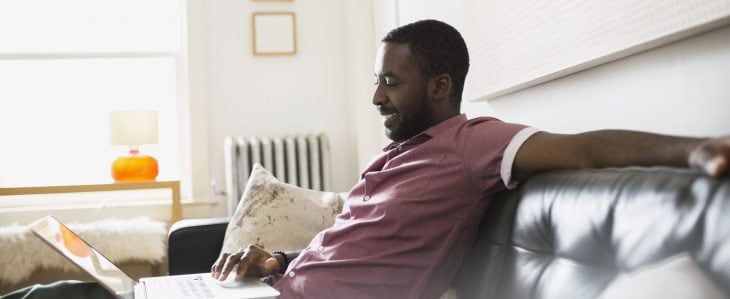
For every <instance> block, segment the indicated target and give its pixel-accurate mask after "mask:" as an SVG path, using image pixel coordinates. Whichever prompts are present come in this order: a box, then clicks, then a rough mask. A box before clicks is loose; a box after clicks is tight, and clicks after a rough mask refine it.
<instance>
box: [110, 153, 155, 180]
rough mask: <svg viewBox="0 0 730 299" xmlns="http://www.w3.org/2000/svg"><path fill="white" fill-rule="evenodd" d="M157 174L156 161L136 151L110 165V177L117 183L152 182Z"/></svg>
mask: <svg viewBox="0 0 730 299" xmlns="http://www.w3.org/2000/svg"><path fill="white" fill-rule="evenodd" d="M157 173H158V168H157V160H156V159H155V158H153V157H150V156H146V155H140V154H139V153H137V152H136V151H130V153H129V155H128V156H121V157H119V158H117V159H116V160H115V161H114V163H113V164H112V177H113V178H114V180H115V181H117V182H147V181H154V180H155V178H157Z"/></svg>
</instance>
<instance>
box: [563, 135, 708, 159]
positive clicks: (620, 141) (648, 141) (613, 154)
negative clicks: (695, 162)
mask: <svg viewBox="0 0 730 299" xmlns="http://www.w3.org/2000/svg"><path fill="white" fill-rule="evenodd" d="M575 138H576V142H577V143H578V144H577V146H580V147H582V148H583V150H582V151H581V152H582V153H583V154H584V159H585V163H586V166H588V167H593V168H599V167H620V166H632V165H636V166H653V165H666V166H677V167H687V166H689V163H688V162H689V155H690V153H691V152H692V150H693V149H695V148H696V147H697V146H698V145H699V144H700V143H701V142H702V141H704V140H705V139H702V138H691V137H677V136H668V135H660V134H653V133H645V132H636V131H624V130H603V131H593V132H586V133H581V134H577V135H575Z"/></svg>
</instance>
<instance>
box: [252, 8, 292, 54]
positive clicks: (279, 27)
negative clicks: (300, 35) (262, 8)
mask: <svg viewBox="0 0 730 299" xmlns="http://www.w3.org/2000/svg"><path fill="white" fill-rule="evenodd" d="M251 22H252V26H251V27H252V30H253V32H252V39H253V41H252V42H253V54H254V55H257V56H274V55H284V56H285V55H296V53H297V30H296V15H295V14H294V13H293V12H254V13H253V14H252V17H251Z"/></svg>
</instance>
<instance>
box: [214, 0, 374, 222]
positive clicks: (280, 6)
mask: <svg viewBox="0 0 730 299" xmlns="http://www.w3.org/2000/svg"><path fill="white" fill-rule="evenodd" d="M357 2H361V1H351V0H348V1H340V0H312V1H293V2H256V1H238V0H216V1H206V2H205V10H206V12H205V14H206V15H205V24H204V27H205V32H206V34H207V36H206V40H205V41H204V42H205V43H207V62H208V64H207V65H208V69H207V97H208V99H207V110H208V111H207V118H208V120H207V127H208V129H207V132H208V136H207V143H208V152H209V154H208V157H209V163H210V165H209V169H210V177H211V179H212V180H215V181H216V183H217V184H218V186H217V189H218V190H224V188H225V187H224V184H225V174H224V168H223V147H222V145H223V139H224V138H225V137H226V136H229V135H281V134H287V133H291V132H314V131H324V132H326V133H327V134H328V136H329V138H330V146H331V149H332V158H333V165H334V167H333V187H334V189H335V190H337V191H346V190H349V188H351V187H352V186H353V185H354V183H355V182H356V180H357V178H358V175H359V169H358V157H357V148H358V147H357V140H358V138H357V136H358V135H359V134H360V133H358V132H357V130H356V128H357V126H356V125H355V123H357V122H358V121H357V120H356V119H357V118H358V117H359V115H355V113H366V112H364V111H356V109H354V108H353V107H355V104H354V103H355V101H362V100H364V101H369V98H368V96H367V93H369V90H363V89H362V88H360V87H356V88H353V87H352V86H355V84H358V85H359V84H363V85H364V86H369V85H368V84H370V83H371V80H370V79H369V77H367V76H371V75H370V73H371V72H368V73H367V74H366V76H360V77H357V78H355V79H352V80H351V79H350V77H351V76H352V70H361V69H368V68H367V66H370V65H372V62H371V59H372V58H371V57H363V58H362V59H364V60H369V61H363V62H359V61H357V60H353V56H361V55H362V56H368V54H367V53H372V52H373V50H364V51H362V50H360V49H359V47H362V46H363V45H367V44H372V41H371V39H372V37H371V36H372V33H371V32H372V24H371V23H372V21H371V16H372V13H369V11H365V17H362V16H360V15H358V13H362V10H367V9H368V8H369V7H371V6H370V5H363V4H361V3H357ZM262 11H293V12H295V13H296V26H297V28H296V31H297V46H298V49H297V54H296V55H294V56H280V57H263V56H253V54H252V50H251V13H252V12H262ZM351 19H354V20H358V21H359V23H358V24H355V23H352V22H351ZM362 23H365V26H363V25H361V24H362ZM353 36H362V37H363V38H364V40H365V41H362V42H359V43H357V42H358V41H357V40H355V39H354V38H353ZM352 45H356V46H357V47H358V48H352V47H351V46H352ZM353 53H354V54H353ZM370 56H372V54H370ZM370 68H371V67H370ZM363 93H364V95H363ZM373 114H376V113H375V112H374V110H373ZM214 198H215V199H216V200H217V201H218V202H220V203H223V202H224V200H225V199H224V196H221V195H217V196H215V197H214ZM224 213H225V204H219V205H218V206H217V207H216V208H215V209H214V212H213V213H212V214H213V216H215V215H216V214H217V215H223V214H224Z"/></svg>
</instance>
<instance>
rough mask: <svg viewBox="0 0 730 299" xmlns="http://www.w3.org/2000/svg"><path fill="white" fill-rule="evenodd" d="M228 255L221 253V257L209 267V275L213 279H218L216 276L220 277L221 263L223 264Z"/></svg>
mask: <svg viewBox="0 0 730 299" xmlns="http://www.w3.org/2000/svg"><path fill="white" fill-rule="evenodd" d="M229 255H230V254H228V253H223V254H221V256H219V257H218V259H217V260H216V261H215V263H213V266H211V267H210V273H211V275H212V276H213V278H216V279H217V278H218V276H220V275H221V270H222V269H223V263H225V261H226V259H227V258H228V256H229Z"/></svg>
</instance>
